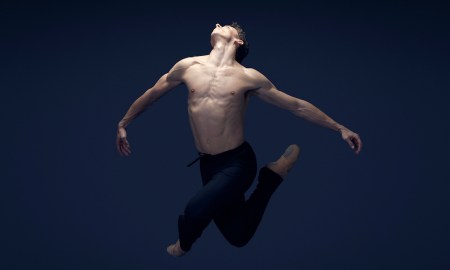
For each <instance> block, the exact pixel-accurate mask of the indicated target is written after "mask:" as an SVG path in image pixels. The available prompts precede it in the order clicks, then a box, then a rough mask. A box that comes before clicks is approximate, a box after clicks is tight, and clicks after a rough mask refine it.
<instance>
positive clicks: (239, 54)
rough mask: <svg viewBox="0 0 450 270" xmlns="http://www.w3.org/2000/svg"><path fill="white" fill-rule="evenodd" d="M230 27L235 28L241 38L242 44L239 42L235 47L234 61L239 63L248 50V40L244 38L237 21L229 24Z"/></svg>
mask: <svg viewBox="0 0 450 270" xmlns="http://www.w3.org/2000/svg"><path fill="white" fill-rule="evenodd" d="M231 27H233V28H234V29H236V30H237V32H238V36H239V39H240V40H242V44H240V45H239V47H238V48H237V49H236V61H238V62H239V63H241V62H242V60H244V58H245V57H246V56H247V54H248V52H249V46H248V42H247V39H246V38H245V32H244V30H243V29H242V27H241V26H240V25H239V24H238V23H237V22H233V23H232V24H231Z"/></svg>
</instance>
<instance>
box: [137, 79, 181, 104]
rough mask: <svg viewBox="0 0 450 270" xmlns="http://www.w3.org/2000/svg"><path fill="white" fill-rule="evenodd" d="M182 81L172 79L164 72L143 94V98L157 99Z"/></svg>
mask: <svg viewBox="0 0 450 270" xmlns="http://www.w3.org/2000/svg"><path fill="white" fill-rule="evenodd" d="M181 83H182V81H181V80H174V79H173V78H171V77H170V76H169V73H166V74H164V75H163V76H161V78H159V80H158V81H157V82H156V83H155V85H154V86H153V87H151V88H150V89H148V90H147V91H146V92H145V93H144V94H143V95H142V98H144V99H158V98H160V97H161V96H163V95H165V94H166V93H168V92H169V91H170V90H172V89H173V88H175V87H176V86H178V85H180V84H181Z"/></svg>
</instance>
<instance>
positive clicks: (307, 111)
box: [249, 69, 362, 154]
mask: <svg viewBox="0 0 450 270" xmlns="http://www.w3.org/2000/svg"><path fill="white" fill-rule="evenodd" d="M249 73H250V76H251V77H252V78H253V79H254V81H255V83H256V86H257V87H256V89H255V90H253V91H251V94H252V95H255V96H257V97H259V98H260V99H262V100H263V101H266V102H268V103H270V104H273V105H275V106H278V107H280V108H282V109H285V110H288V111H290V112H292V113H293V114H294V115H295V116H297V117H301V118H303V119H306V120H308V121H310V122H312V123H315V124H318V125H320V126H323V127H326V128H330V129H333V130H336V131H339V132H340V133H341V135H342V139H344V140H345V141H346V142H347V143H348V145H349V146H350V147H351V148H352V149H353V150H354V151H355V153H356V154H358V153H359V152H360V151H361V148H362V142H361V139H360V138H359V135H358V134H356V133H354V132H352V131H351V130H349V129H348V128H346V127H344V126H343V125H341V124H339V123H337V122H336V121H334V120H333V119H332V118H331V117H329V116H328V115H326V114H325V113H324V112H322V111H321V110H320V109H319V108H317V107H316V106H314V105H313V104H311V103H309V102H308V101H306V100H302V99H299V98H296V97H293V96H290V95H288V94H286V93H284V92H282V91H280V90H278V89H277V88H276V87H275V86H274V85H273V84H272V83H271V82H270V81H269V80H268V79H267V78H266V77H265V76H264V75H263V74H261V73H260V72H258V71H256V70H254V69H249Z"/></svg>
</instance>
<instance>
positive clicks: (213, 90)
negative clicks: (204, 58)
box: [186, 66, 249, 100]
mask: <svg viewBox="0 0 450 270" xmlns="http://www.w3.org/2000/svg"><path fill="white" fill-rule="evenodd" d="M186 75H187V76H186V86H187V88H188V90H189V98H190V99H204V98H207V99H214V100H228V99H233V98H239V97H241V98H242V97H244V96H245V92H246V91H247V90H249V85H248V82H247V81H246V80H245V76H244V74H242V72H240V71H239V70H237V69H233V68H211V67H205V66H198V67H195V68H192V69H190V70H189V72H188V73H187V74H186Z"/></svg>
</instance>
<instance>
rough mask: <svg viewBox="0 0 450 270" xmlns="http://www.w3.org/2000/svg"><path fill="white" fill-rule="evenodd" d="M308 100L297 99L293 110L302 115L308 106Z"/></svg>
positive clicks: (294, 112)
mask: <svg viewBox="0 0 450 270" xmlns="http://www.w3.org/2000/svg"><path fill="white" fill-rule="evenodd" d="M307 103H308V102H307V101H304V100H301V99H296V100H295V102H294V105H293V107H292V110H291V112H292V113H293V114H295V115H297V116H302V115H303V114H304V112H305V110H306V108H307V106H308V105H307Z"/></svg>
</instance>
